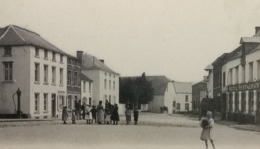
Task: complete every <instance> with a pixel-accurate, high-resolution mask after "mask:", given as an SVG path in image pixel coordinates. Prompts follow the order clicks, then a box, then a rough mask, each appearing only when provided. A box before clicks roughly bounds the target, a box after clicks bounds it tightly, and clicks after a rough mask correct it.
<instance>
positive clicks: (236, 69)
mask: <svg viewBox="0 0 260 149" xmlns="http://www.w3.org/2000/svg"><path fill="white" fill-rule="evenodd" d="M235 79H236V80H235V84H238V66H237V67H236V68H235Z"/></svg>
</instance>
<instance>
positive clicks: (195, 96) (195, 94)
mask: <svg viewBox="0 0 260 149" xmlns="http://www.w3.org/2000/svg"><path fill="white" fill-rule="evenodd" d="M206 97H207V83H206V82H205V81H204V80H203V81H200V82H198V83H196V84H194V85H192V109H193V112H194V113H198V112H199V108H200V103H201V101H202V99H203V98H206Z"/></svg>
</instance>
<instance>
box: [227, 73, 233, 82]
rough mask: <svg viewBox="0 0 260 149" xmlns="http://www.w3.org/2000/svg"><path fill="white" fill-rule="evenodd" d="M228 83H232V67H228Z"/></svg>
mask: <svg viewBox="0 0 260 149" xmlns="http://www.w3.org/2000/svg"><path fill="white" fill-rule="evenodd" d="M228 84H229V85H232V84H233V73H232V69H229V83H228Z"/></svg>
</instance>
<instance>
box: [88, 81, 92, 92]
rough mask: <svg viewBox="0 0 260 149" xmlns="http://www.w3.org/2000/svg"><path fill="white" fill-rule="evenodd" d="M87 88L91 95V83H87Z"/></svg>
mask: <svg viewBox="0 0 260 149" xmlns="http://www.w3.org/2000/svg"><path fill="white" fill-rule="evenodd" d="M88 85H89V87H88V89H89V93H91V82H89V84H88Z"/></svg>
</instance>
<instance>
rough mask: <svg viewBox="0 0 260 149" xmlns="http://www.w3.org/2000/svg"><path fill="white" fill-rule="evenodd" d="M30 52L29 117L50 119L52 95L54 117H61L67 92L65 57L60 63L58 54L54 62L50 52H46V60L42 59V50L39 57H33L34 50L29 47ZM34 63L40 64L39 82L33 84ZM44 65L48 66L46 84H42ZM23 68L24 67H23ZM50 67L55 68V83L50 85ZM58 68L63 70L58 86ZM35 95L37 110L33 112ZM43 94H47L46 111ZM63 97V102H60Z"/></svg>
mask: <svg viewBox="0 0 260 149" xmlns="http://www.w3.org/2000/svg"><path fill="white" fill-rule="evenodd" d="M30 49H31V52H30V65H29V66H30V86H31V88H30V108H29V109H30V116H31V117H36V118H37V117H39V118H42V117H51V116H52V94H55V98H56V103H55V117H61V113H62V108H63V106H66V94H67V93H66V92H67V57H66V56H65V55H64V56H63V62H61V61H60V54H59V53H56V61H53V60H52V51H48V58H47V59H46V58H44V50H43V49H39V57H36V56H35V48H34V47H31V48H30ZM35 63H39V64H40V82H39V83H38V82H35V80H34V78H35ZM44 65H48V82H47V83H44ZM24 67H25V66H24ZM52 67H56V75H55V77H56V79H55V83H54V84H53V83H52ZM60 68H62V69H63V83H62V84H60ZM35 93H38V94H39V103H38V106H39V110H38V111H35ZM44 94H48V101H47V110H46V111H44V110H43V105H44V103H43V102H44V100H43V98H44ZM62 97H63V102H62V100H61V99H62Z"/></svg>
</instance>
